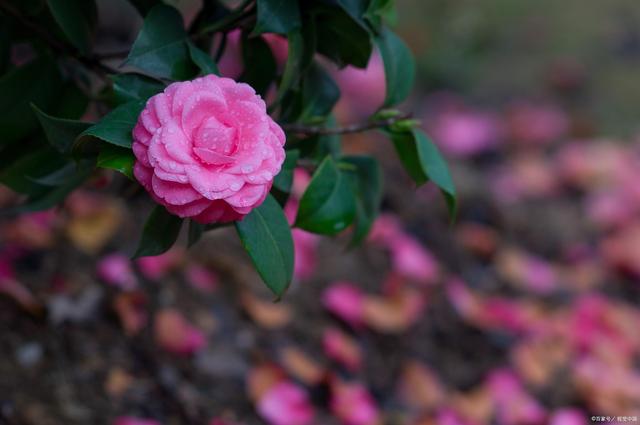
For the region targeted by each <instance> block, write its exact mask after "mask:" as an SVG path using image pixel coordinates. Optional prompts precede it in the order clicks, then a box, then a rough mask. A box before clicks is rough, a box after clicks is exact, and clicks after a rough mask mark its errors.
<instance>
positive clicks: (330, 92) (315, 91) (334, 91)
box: [300, 65, 340, 122]
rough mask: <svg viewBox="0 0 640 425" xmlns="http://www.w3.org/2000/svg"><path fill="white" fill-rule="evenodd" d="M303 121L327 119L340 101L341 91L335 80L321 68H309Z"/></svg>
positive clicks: (303, 91) (305, 85) (303, 97)
mask: <svg viewBox="0 0 640 425" xmlns="http://www.w3.org/2000/svg"><path fill="white" fill-rule="evenodd" d="M302 99H303V104H304V106H303V109H302V113H301V116H300V120H301V121H305V122H308V121H309V120H314V119H318V118H324V117H326V116H327V115H328V114H329V113H331V111H332V110H333V107H334V106H335V104H336V103H337V102H338V100H339V99H340V89H339V88H338V85H337V84H336V83H335V81H334V80H333V78H331V76H330V75H329V74H328V73H327V72H326V71H325V70H324V69H322V68H321V67H320V66H317V65H314V66H311V67H310V68H309V71H308V72H307V74H306V76H305V79H304V82H303V88H302Z"/></svg>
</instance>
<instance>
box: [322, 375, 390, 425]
mask: <svg viewBox="0 0 640 425" xmlns="http://www.w3.org/2000/svg"><path fill="white" fill-rule="evenodd" d="M329 406H330V408H331V412H332V413H333V414H334V415H336V417H337V418H338V419H340V421H341V423H343V424H344V425H376V424H378V423H379V421H380V411H379V410H378V406H377V405H376V402H375V400H374V399H373V397H372V396H371V394H369V391H368V390H367V389H366V388H365V387H364V386H363V385H362V384H360V383H357V382H356V383H346V382H340V381H337V382H335V383H334V384H333V385H332V388H331V401H330V403H329Z"/></svg>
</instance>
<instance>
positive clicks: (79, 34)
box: [47, 0, 97, 55]
mask: <svg viewBox="0 0 640 425" xmlns="http://www.w3.org/2000/svg"><path fill="white" fill-rule="evenodd" d="M47 4H48V5H49V10H50V11H51V14H52V15H53V18H54V19H55V20H56V23H57V24H58V26H59V27H60V29H61V30H62V32H63V33H64V35H65V36H66V37H67V40H68V41H69V42H70V43H71V44H73V45H74V46H75V47H76V48H77V49H78V50H80V51H81V52H82V53H83V54H85V55H86V54H88V53H89V52H90V50H91V36H92V33H93V28H94V26H95V23H96V19H97V9H96V4H95V1H94V0H47Z"/></svg>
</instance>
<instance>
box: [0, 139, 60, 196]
mask: <svg viewBox="0 0 640 425" xmlns="http://www.w3.org/2000/svg"><path fill="white" fill-rule="evenodd" d="M43 145H44V147H40V148H39V149H33V150H32V149H28V150H27V151H26V152H21V153H22V155H20V156H17V157H16V158H7V154H6V153H5V152H4V151H3V152H2V154H3V160H6V161H7V163H6V164H7V166H6V167H3V169H2V172H0V183H2V184H5V185H7V186H8V187H10V188H11V189H12V190H14V191H16V192H19V193H24V194H28V195H36V194H40V193H42V192H43V190H44V188H43V187H42V185H41V184H40V183H38V179H40V178H42V177H44V176H46V175H48V174H50V173H53V172H55V171H56V170H58V169H60V168H62V167H64V165H65V159H64V158H63V157H62V156H61V155H60V154H59V153H58V152H57V151H56V150H54V149H53V148H52V147H51V146H48V145H46V144H44V143H43Z"/></svg>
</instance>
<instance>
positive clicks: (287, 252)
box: [235, 195, 294, 297]
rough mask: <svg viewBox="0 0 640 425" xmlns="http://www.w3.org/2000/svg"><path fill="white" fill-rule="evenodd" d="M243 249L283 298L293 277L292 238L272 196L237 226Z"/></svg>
mask: <svg viewBox="0 0 640 425" xmlns="http://www.w3.org/2000/svg"><path fill="white" fill-rule="evenodd" d="M235 226H236V230H237V232H238V236H239V237H240V241H241V242H242V246H243V247H244V249H245V250H246V251H247V253H248V254H249V257H251V260H252V262H253V264H254V266H255V268H256V270H257V271H258V273H259V274H260V276H261V277H262V280H263V281H264V283H265V284H266V285H267V286H268V287H269V289H271V291H272V292H273V293H274V294H276V296H277V297H280V296H282V294H284V292H285V291H286V289H287V288H288V287H289V284H290V283H291V278H292V276H293V261H294V258H293V255H294V254H293V239H292V237H291V229H290V228H289V223H288V222H287V218H286V217H285V215H284V212H283V211H282V208H281V207H280V205H279V204H278V202H277V201H276V200H275V199H274V198H273V197H272V196H270V195H269V196H267V199H265V201H264V202H263V203H262V205H260V206H259V207H258V208H255V209H254V210H253V211H251V213H249V214H248V215H247V216H246V217H245V218H244V219H243V220H241V221H238V222H236V223H235Z"/></svg>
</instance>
